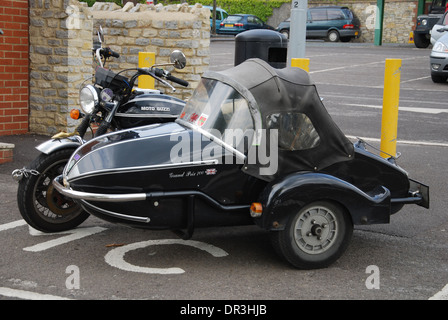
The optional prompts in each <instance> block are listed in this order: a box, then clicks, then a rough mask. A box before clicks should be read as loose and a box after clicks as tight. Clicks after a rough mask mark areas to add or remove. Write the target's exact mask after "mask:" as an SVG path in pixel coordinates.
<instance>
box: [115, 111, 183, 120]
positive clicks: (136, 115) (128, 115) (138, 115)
mask: <svg viewBox="0 0 448 320" xmlns="http://www.w3.org/2000/svg"><path fill="white" fill-rule="evenodd" d="M115 116H116V117H122V118H173V119H176V118H177V117H178V115H177V114H169V113H168V114H164V113H157V114H155V113H152V114H150V113H148V114H146V113H123V112H117V113H116V114H115Z"/></svg>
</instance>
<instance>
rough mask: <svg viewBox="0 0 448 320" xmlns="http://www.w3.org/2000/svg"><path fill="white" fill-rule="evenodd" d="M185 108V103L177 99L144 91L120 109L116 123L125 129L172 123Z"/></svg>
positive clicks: (116, 115) (116, 116)
mask: <svg viewBox="0 0 448 320" xmlns="http://www.w3.org/2000/svg"><path fill="white" fill-rule="evenodd" d="M156 92H158V91H156ZM184 106H185V101H183V100H181V99H178V98H176V97H172V96H168V95H164V94H160V93H152V92H151V91H146V92H145V91H143V92H142V94H139V95H137V96H136V97H135V98H133V99H131V100H129V101H128V102H126V103H125V104H123V105H122V106H121V107H120V109H119V110H118V112H117V113H116V114H115V121H116V122H117V123H118V127H120V128H123V129H127V128H133V127H138V126H145V125H149V124H153V123H165V122H172V121H174V120H175V119H176V118H177V116H178V115H179V114H180V113H181V111H182V109H183V108H184Z"/></svg>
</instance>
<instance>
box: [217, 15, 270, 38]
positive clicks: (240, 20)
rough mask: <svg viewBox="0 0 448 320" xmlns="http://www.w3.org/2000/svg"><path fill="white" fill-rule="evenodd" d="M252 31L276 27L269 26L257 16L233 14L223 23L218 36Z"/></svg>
mask: <svg viewBox="0 0 448 320" xmlns="http://www.w3.org/2000/svg"><path fill="white" fill-rule="evenodd" d="M252 29H270V30H274V27H272V26H270V25H267V24H266V23H264V22H263V20H261V19H260V18H258V17H257V16H254V15H252V14H232V15H230V16H228V17H227V18H226V19H224V21H223V22H221V25H220V28H219V30H218V31H217V32H218V34H234V35H235V34H238V33H241V32H243V31H246V30H252Z"/></svg>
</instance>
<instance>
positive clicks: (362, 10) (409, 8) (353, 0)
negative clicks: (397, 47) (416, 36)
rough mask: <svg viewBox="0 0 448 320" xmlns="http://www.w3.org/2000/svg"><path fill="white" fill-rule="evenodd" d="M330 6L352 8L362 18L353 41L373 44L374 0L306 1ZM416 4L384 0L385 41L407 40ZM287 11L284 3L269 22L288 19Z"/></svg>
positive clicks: (406, 0) (403, 41) (414, 15)
mask: <svg viewBox="0 0 448 320" xmlns="http://www.w3.org/2000/svg"><path fill="white" fill-rule="evenodd" d="M329 5H338V6H347V7H349V8H350V9H351V10H353V12H354V13H355V14H356V16H357V17H358V18H359V20H360V21H361V37H360V38H359V39H357V40H356V41H357V42H371V43H373V41H374V38H375V16H376V15H375V9H376V0H373V1H369V0H339V1H336V2H335V1H328V2H327V1H322V0H309V1H308V7H316V6H329ZM417 6H418V1H416V0H386V3H385V7H384V17H383V42H384V43H408V40H409V35H410V32H411V31H413V30H414V27H415V21H416V18H417ZM290 14H291V4H290V3H286V4H284V5H283V6H282V7H280V8H278V9H275V10H274V14H273V16H272V17H271V18H269V20H268V24H271V25H272V26H274V27H276V26H277V25H278V24H279V23H280V22H281V21H283V20H285V19H287V18H289V16H290Z"/></svg>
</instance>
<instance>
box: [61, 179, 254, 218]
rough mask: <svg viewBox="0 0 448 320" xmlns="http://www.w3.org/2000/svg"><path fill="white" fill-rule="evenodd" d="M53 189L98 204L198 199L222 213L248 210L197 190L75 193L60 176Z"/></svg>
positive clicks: (73, 197)
mask: <svg viewBox="0 0 448 320" xmlns="http://www.w3.org/2000/svg"><path fill="white" fill-rule="evenodd" d="M53 186H54V188H55V189H56V190H57V191H58V192H59V193H61V194H62V195H64V196H66V197H68V198H72V199H75V200H84V201H100V202H131V201H144V200H150V199H162V198H177V197H190V196H193V197H199V198H201V199H203V200H205V201H206V202H207V203H209V204H210V205H212V206H214V207H216V208H219V209H221V210H224V211H234V210H242V209H245V210H248V209H249V208H250V205H248V204H235V205H223V204H221V203H219V202H218V201H216V200H215V199H213V198H212V197H210V196H209V195H207V194H205V193H203V192H201V191H198V190H185V191H167V192H165V191H156V192H149V193H124V194H123V193H122V194H105V193H91V192H82V191H75V190H73V189H70V188H66V187H65V186H63V185H62V175H60V176H57V177H56V178H55V179H54V180H53Z"/></svg>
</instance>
